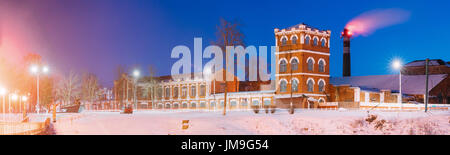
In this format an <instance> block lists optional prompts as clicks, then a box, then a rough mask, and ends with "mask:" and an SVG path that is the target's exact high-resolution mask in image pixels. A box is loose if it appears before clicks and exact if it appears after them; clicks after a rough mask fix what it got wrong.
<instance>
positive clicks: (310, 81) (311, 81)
mask: <svg viewBox="0 0 450 155" xmlns="http://www.w3.org/2000/svg"><path fill="white" fill-rule="evenodd" d="M307 84H308V92H313V91H314V80H312V79H309V80H308V83H307Z"/></svg>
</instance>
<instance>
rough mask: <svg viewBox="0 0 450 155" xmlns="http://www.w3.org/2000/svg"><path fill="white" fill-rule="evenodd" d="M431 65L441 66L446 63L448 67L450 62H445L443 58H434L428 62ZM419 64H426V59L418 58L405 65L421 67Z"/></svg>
mask: <svg viewBox="0 0 450 155" xmlns="http://www.w3.org/2000/svg"><path fill="white" fill-rule="evenodd" d="M428 65H429V66H441V65H445V66H447V67H450V64H449V63H448V62H445V61H443V60H441V59H432V60H430V61H429V62H428ZM419 66H425V60H416V61H412V62H410V63H407V64H406V65H405V67H419Z"/></svg>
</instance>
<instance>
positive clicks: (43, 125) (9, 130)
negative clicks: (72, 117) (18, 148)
mask: <svg viewBox="0 0 450 155" xmlns="http://www.w3.org/2000/svg"><path fill="white" fill-rule="evenodd" d="M49 128H50V118H47V119H46V120H45V121H44V122H1V123H0V135H41V134H47V132H48V130H49Z"/></svg>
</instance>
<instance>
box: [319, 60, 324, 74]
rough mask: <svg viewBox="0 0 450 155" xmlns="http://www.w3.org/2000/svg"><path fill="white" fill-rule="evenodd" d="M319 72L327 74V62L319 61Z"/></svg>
mask: <svg viewBox="0 0 450 155" xmlns="http://www.w3.org/2000/svg"><path fill="white" fill-rule="evenodd" d="M319 72H325V62H324V61H323V60H319Z"/></svg>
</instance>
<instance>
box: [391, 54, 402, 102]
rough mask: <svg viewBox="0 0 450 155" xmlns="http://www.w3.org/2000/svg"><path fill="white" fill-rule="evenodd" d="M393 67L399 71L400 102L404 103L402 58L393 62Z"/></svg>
mask: <svg viewBox="0 0 450 155" xmlns="http://www.w3.org/2000/svg"><path fill="white" fill-rule="evenodd" d="M392 67H393V68H394V69H395V70H398V71H399V95H398V103H400V104H402V103H403V99H402V96H403V95H402V68H403V65H402V62H401V61H400V60H394V62H393V63H392Z"/></svg>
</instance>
